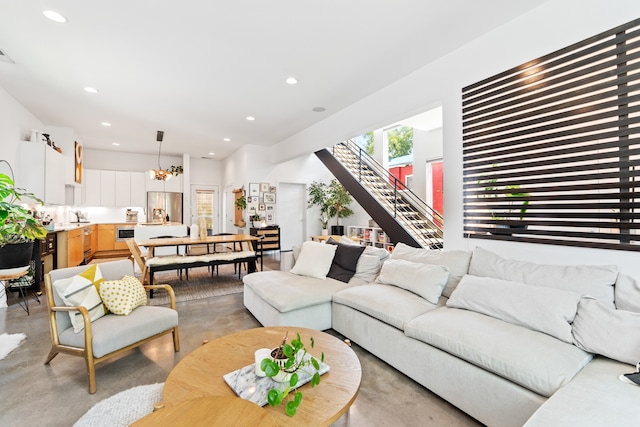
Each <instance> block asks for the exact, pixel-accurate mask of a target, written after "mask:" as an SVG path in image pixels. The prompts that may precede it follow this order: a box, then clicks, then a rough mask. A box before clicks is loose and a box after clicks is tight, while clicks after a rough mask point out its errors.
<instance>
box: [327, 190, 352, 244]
mask: <svg viewBox="0 0 640 427" xmlns="http://www.w3.org/2000/svg"><path fill="white" fill-rule="evenodd" d="M328 191H329V199H328V201H327V203H328V206H329V210H328V212H329V216H330V217H334V216H335V217H336V225H335V226H333V225H332V226H331V234H333V235H336V236H343V235H344V226H342V225H340V218H348V217H350V216H351V215H353V210H351V208H350V207H349V205H350V204H351V202H352V201H353V199H352V197H351V194H349V192H348V191H347V189H346V188H345V187H344V185H342V184H340V183H339V182H338V181H337V180H335V179H332V180H331V183H330V184H329V187H328Z"/></svg>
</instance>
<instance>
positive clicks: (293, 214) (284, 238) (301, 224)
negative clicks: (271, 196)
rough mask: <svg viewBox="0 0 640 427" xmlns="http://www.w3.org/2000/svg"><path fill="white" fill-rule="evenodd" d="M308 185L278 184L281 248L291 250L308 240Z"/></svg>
mask: <svg viewBox="0 0 640 427" xmlns="http://www.w3.org/2000/svg"><path fill="white" fill-rule="evenodd" d="M306 211H307V186H306V185H305V184H299V183H294V182H281V183H279V184H278V223H279V224H280V248H281V250H283V251H290V250H291V249H292V248H293V247H294V246H298V245H301V244H302V243H303V242H304V241H305V240H306V234H307V233H306V229H307V215H306Z"/></svg>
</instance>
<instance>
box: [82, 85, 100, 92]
mask: <svg viewBox="0 0 640 427" xmlns="http://www.w3.org/2000/svg"><path fill="white" fill-rule="evenodd" d="M84 90H85V91H86V92H89V93H98V89H95V88H92V87H89V86H87V87H85V88H84Z"/></svg>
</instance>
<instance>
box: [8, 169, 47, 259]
mask: <svg viewBox="0 0 640 427" xmlns="http://www.w3.org/2000/svg"><path fill="white" fill-rule="evenodd" d="M22 197H27V198H29V199H32V200H34V201H36V202H37V203H39V204H41V205H42V204H44V203H43V201H42V200H40V199H39V198H37V197H36V196H34V195H33V194H32V193H27V192H26V191H25V190H24V189H22V188H16V187H15V185H14V182H13V179H12V178H11V177H9V176H8V175H6V174H2V173H0V269H12V268H18V267H24V266H28V265H29V261H30V260H31V253H32V251H33V241H34V240H35V239H42V238H44V237H45V236H46V235H47V230H46V229H45V228H44V226H43V225H42V223H40V221H39V220H38V219H36V217H35V216H34V215H33V214H32V212H31V211H30V210H29V209H27V208H25V207H23V206H21V205H19V204H17V203H16V202H18V201H20V200H21V198H22Z"/></svg>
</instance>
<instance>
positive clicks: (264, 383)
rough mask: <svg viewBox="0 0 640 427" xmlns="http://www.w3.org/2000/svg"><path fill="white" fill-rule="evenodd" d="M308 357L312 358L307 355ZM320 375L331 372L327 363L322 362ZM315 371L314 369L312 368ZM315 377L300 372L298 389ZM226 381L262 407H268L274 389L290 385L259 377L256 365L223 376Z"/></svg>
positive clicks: (241, 394)
mask: <svg viewBox="0 0 640 427" xmlns="http://www.w3.org/2000/svg"><path fill="white" fill-rule="evenodd" d="M307 357H311V356H310V355H307ZM318 362H319V363H320V375H323V374H325V373H327V372H329V365H327V364H326V363H322V362H320V359H318ZM311 370H312V371H313V367H312V368H311ZM312 377H313V372H312V373H307V372H303V371H299V372H298V384H297V385H296V388H298V387H300V386H303V385H304V384H306V383H308V382H309V381H311V378H312ZM222 378H224V381H225V382H226V383H227V385H228V386H229V387H231V389H232V390H233V391H234V392H235V393H236V394H237V395H238V396H239V397H241V398H243V399H245V400H248V401H250V402H253V403H256V404H258V405H260V406H264V405H266V404H267V403H268V402H267V393H268V392H269V390H271V389H272V388H274V387H278V386H280V387H281V388H282V389H284V388H285V387H287V385H288V383H279V382H276V381H274V380H273V379H271V378H268V377H259V376H257V375H256V373H255V368H254V364H253V363H252V364H251V365H248V366H245V367H244V368H240V369H238V370H235V371H233V372H229V373H228V374H226V375H223V376H222Z"/></svg>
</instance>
